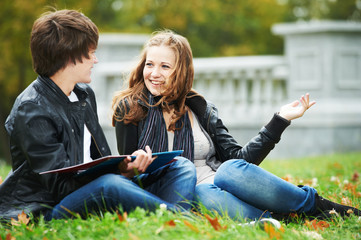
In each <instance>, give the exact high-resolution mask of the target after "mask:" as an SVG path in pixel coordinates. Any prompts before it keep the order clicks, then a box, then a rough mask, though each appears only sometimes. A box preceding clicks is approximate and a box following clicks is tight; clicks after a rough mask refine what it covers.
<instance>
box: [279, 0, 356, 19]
mask: <svg viewBox="0 0 361 240" xmlns="http://www.w3.org/2000/svg"><path fill="white" fill-rule="evenodd" d="M278 2H279V3H280V4H282V5H286V6H287V7H288V9H289V11H288V14H287V16H286V18H285V19H287V21H297V20H304V21H309V20H321V19H333V20H353V21H361V14H360V13H361V11H360V10H361V0H278Z"/></svg>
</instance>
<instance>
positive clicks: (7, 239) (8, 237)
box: [5, 233, 15, 240]
mask: <svg viewBox="0 0 361 240" xmlns="http://www.w3.org/2000/svg"><path fill="white" fill-rule="evenodd" d="M5 240H15V237H12V236H11V234H10V233H8V234H6V237H5Z"/></svg>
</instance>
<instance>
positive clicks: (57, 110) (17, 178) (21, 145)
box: [0, 77, 110, 219]
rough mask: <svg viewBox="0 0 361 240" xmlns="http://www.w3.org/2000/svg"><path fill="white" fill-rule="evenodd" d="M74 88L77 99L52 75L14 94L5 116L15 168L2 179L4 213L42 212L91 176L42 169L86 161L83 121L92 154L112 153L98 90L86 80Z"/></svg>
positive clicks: (0, 204) (0, 208)
mask: <svg viewBox="0 0 361 240" xmlns="http://www.w3.org/2000/svg"><path fill="white" fill-rule="evenodd" d="M74 92H75V94H76V95H77V96H78V99H79V101H78V102H70V100H69V98H68V97H67V96H66V95H65V94H64V93H63V92H62V91H61V89H60V88H59V87H58V86H57V85H56V84H55V83H54V82H53V81H52V80H50V79H49V78H46V77H38V78H37V79H36V80H35V81H34V82H33V83H31V84H30V85H29V86H28V87H27V88H26V89H25V90H24V91H23V93H21V94H20V95H19V96H18V98H17V99H16V101H15V103H14V106H13V108H12V111H11V113H10V115H9V116H8V118H7V120H6V122H5V128H6V130H7V132H8V135H9V138H10V150H11V156H12V170H13V171H12V173H10V174H9V175H8V177H7V178H6V180H5V181H4V182H3V183H2V184H1V185H0V219H1V218H3V219H9V218H11V217H17V215H18V214H19V213H21V212H22V210H25V212H26V213H29V212H32V213H33V214H34V215H38V214H39V213H41V212H42V213H44V212H46V210H47V209H48V207H47V206H50V207H51V206H55V205H56V204H57V203H59V201H60V200H61V199H63V198H64V197H65V196H66V195H68V194H69V193H71V192H73V191H74V190H76V189H77V188H79V187H80V186H82V185H83V184H84V183H86V182H87V181H85V180H84V179H75V178H73V174H53V173H51V174H44V175H39V173H40V172H42V171H46V170H51V169H57V168H63V167H68V166H72V165H76V164H80V163H82V162H83V136H84V124H86V126H87V128H88V129H89V131H90V133H91V135H92V143H91V157H92V158H93V159H95V158H98V157H101V156H105V155H109V154H110V149H109V146H108V144H107V142H106V139H105V136H104V133H103V131H102V129H101V127H100V125H99V123H98V116H97V113H96V112H97V109H96V102H95V96H94V92H93V91H92V90H91V88H90V87H89V86H88V85H86V84H77V85H76V86H75V88H74Z"/></svg>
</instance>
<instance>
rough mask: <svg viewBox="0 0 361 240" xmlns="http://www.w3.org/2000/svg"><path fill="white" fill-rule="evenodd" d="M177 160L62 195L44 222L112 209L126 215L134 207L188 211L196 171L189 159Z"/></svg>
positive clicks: (105, 177) (110, 176)
mask: <svg viewBox="0 0 361 240" xmlns="http://www.w3.org/2000/svg"><path fill="white" fill-rule="evenodd" d="M177 159H178V160H177V161H174V162H172V163H170V164H168V165H166V166H164V167H162V168H160V169H158V170H156V171H154V172H152V173H151V174H141V175H139V176H137V177H134V178H133V179H132V180H130V179H128V178H126V177H124V176H122V175H118V174H105V175H103V176H101V177H99V178H97V179H95V180H94V181H92V182H90V183H88V184H86V185H84V186H83V187H81V188H79V189H77V190H76V191H74V192H72V193H71V194H69V195H68V196H66V197H65V198H64V199H63V200H61V201H60V203H59V204H58V205H56V206H55V207H54V208H53V209H52V211H51V212H50V213H49V214H48V215H47V216H45V219H47V220H50V219H59V218H66V217H70V216H72V215H73V214H74V213H78V214H80V215H81V216H82V217H86V216H87V215H88V214H89V213H91V214H96V213H99V212H104V211H115V210H116V209H120V210H121V211H126V212H130V211H132V210H134V209H135V208H136V207H141V208H144V209H147V210H150V211H153V210H155V209H157V208H159V205H160V204H162V203H164V204H166V205H167V209H170V210H174V211H179V210H183V209H189V208H190V207H191V205H190V202H191V201H192V200H193V197H194V190H195V184H196V170H195V167H194V165H193V163H192V162H190V161H189V160H187V159H185V158H181V157H179V158H177ZM139 180H141V182H142V184H139V183H140V181H139ZM144 183H146V184H144ZM138 184H139V185H138ZM143 184H144V185H146V186H144V189H143V188H141V187H140V185H143Z"/></svg>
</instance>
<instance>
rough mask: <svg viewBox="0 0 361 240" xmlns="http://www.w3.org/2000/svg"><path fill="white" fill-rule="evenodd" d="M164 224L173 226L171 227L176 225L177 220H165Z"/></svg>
mask: <svg viewBox="0 0 361 240" xmlns="http://www.w3.org/2000/svg"><path fill="white" fill-rule="evenodd" d="M164 225H166V226H171V227H175V222H174V220H169V221H168V222H165V224H164Z"/></svg>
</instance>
